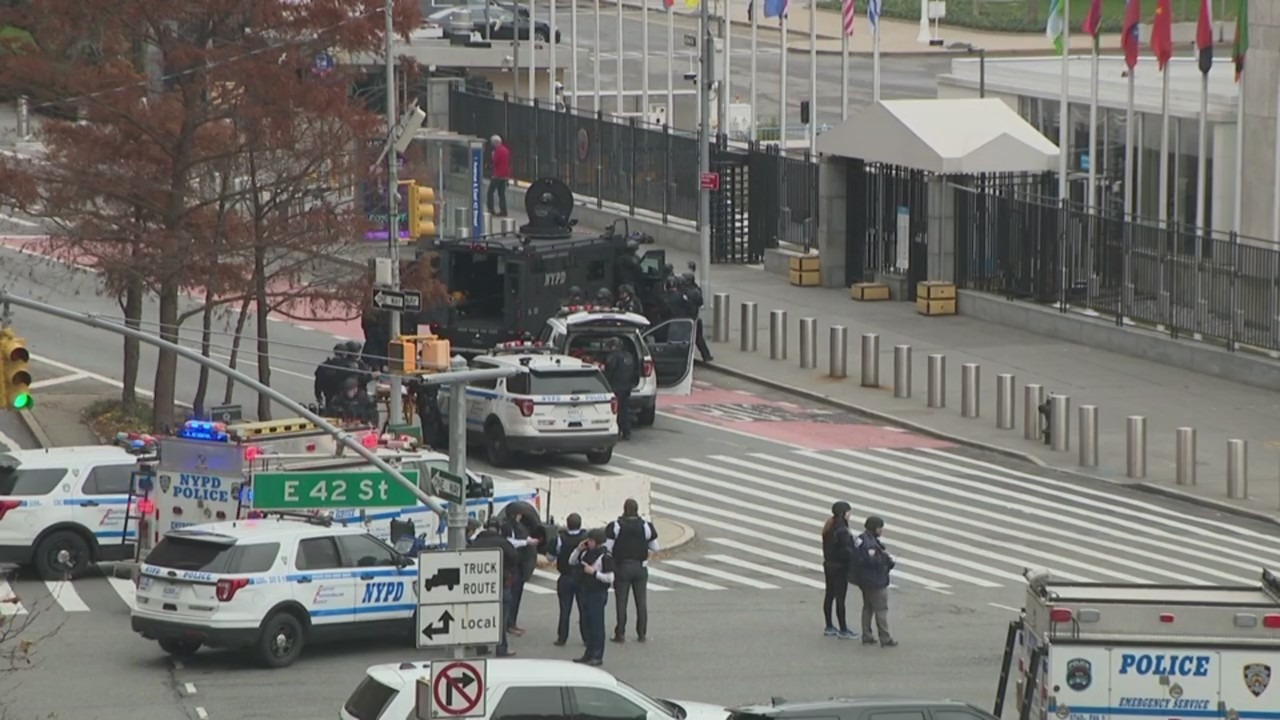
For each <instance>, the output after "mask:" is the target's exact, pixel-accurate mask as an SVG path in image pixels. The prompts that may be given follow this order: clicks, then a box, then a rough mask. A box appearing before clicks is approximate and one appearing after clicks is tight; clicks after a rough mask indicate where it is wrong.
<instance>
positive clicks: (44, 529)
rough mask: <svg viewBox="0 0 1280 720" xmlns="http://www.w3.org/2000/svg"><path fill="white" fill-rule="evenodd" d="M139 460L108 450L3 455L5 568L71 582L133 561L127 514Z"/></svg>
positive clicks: (0, 492) (0, 539)
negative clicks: (101, 566) (94, 568)
mask: <svg viewBox="0 0 1280 720" xmlns="http://www.w3.org/2000/svg"><path fill="white" fill-rule="evenodd" d="M137 461H138V459H137V458H136V457H134V456H133V455H130V454H129V453H128V452H126V451H125V450H124V449H123V448H119V447H113V446H108V445H102V446H88V447H62V448H50V449H47V450H15V451H13V452H8V453H0V563H10V564H17V565H19V566H24V565H33V566H35V569H36V571H37V572H39V573H40V575H41V577H43V578H45V579H46V580H65V579H67V578H74V577H75V576H76V575H78V574H80V573H81V572H83V571H84V570H85V569H86V568H88V567H89V565H90V564H91V563H95V562H99V561H107V560H123V559H125V558H129V557H132V556H133V547H134V543H135V541H136V536H137V533H136V532H134V531H132V530H127V529H126V527H125V514H126V511H127V509H128V507H129V488H130V483H131V481H132V477H133V471H134V469H135V468H136V467H137Z"/></svg>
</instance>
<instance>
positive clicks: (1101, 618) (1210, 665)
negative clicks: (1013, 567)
mask: <svg viewBox="0 0 1280 720" xmlns="http://www.w3.org/2000/svg"><path fill="white" fill-rule="evenodd" d="M1026 576H1027V600H1026V605H1025V607H1024V608H1023V611H1022V618H1021V619H1020V620H1018V621H1015V622H1013V623H1010V627H1009V636H1008V641H1007V643H1006V647H1005V655H1004V666H1003V669H1002V673H1001V676H1000V683H999V687H998V690H997V694H996V704H995V711H994V714H995V715H996V716H997V717H1001V716H1002V715H1001V713H1002V711H1003V710H1004V697H1005V693H1006V691H1007V689H1008V685H1009V683H1008V680H1009V678H1010V677H1013V678H1014V680H1015V682H1014V692H1015V696H1014V700H1015V704H1016V708H1017V717H1018V718H1019V720H1049V719H1050V718H1056V719H1057V720H1129V719H1131V718H1133V719H1137V718H1143V719H1146V720H1150V719H1151V718H1159V719H1160V720H1187V719H1190V718H1222V719H1223V720H1280V687H1276V685H1277V683H1275V682H1273V681H1272V674H1273V672H1274V671H1275V670H1276V669H1277V668H1280V578H1277V577H1276V575H1275V574H1273V573H1271V572H1270V571H1267V570H1263V571H1262V578H1261V582H1260V584H1259V585H1257V586H1238V587H1231V586H1201V585H1185V586H1184V585H1138V584H1101V583H1061V582H1057V581H1055V580H1053V579H1052V578H1051V577H1050V576H1049V575H1048V574H1047V573H1030V572H1028V573H1027V574H1026Z"/></svg>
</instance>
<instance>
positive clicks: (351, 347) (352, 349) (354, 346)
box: [347, 340, 363, 355]
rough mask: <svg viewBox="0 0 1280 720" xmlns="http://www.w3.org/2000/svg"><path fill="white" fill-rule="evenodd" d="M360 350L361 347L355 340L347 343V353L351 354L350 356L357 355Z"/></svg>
mask: <svg viewBox="0 0 1280 720" xmlns="http://www.w3.org/2000/svg"><path fill="white" fill-rule="evenodd" d="M362 348H363V346H362V345H361V344H360V343H358V342H356V341H355V340H348V341H347V352H349V353H351V354H352V355H359V354H360V350H361V349H362Z"/></svg>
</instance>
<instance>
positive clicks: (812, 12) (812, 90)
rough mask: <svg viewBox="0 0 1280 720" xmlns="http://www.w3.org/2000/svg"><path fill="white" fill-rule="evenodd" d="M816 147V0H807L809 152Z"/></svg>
mask: <svg viewBox="0 0 1280 720" xmlns="http://www.w3.org/2000/svg"><path fill="white" fill-rule="evenodd" d="M817 147H818V0H809V152H815V151H816V150H817Z"/></svg>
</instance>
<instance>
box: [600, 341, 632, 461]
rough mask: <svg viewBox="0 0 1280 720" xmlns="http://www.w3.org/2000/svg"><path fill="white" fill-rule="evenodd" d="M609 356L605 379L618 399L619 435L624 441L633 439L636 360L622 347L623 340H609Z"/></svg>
mask: <svg viewBox="0 0 1280 720" xmlns="http://www.w3.org/2000/svg"><path fill="white" fill-rule="evenodd" d="M607 342H608V345H607V347H608V349H609V354H608V356H606V357H605V360H604V377H605V380H607V381H608V382H609V389H611V390H613V394H614V395H615V396H616V397H617V399H618V435H619V436H620V437H621V438H622V439H623V440H630V439H631V410H630V407H629V403H630V402H631V390H632V388H634V387H635V384H636V380H638V379H639V378H638V377H637V375H636V359H635V357H634V356H633V355H632V354H631V352H630V350H628V349H627V348H624V347H623V346H622V340H621V338H616V337H615V338H609V340H608V341H607Z"/></svg>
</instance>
